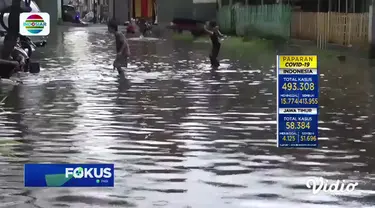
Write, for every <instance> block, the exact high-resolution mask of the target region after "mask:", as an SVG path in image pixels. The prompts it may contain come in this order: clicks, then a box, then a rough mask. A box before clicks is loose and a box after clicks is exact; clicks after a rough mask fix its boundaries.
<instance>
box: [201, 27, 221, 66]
mask: <svg viewBox="0 0 375 208" xmlns="http://www.w3.org/2000/svg"><path fill="white" fill-rule="evenodd" d="M205 31H206V32H207V33H208V34H209V35H210V39H211V43H212V49H211V54H210V61H211V66H213V67H218V66H220V63H219V61H218V60H217V57H218V56H219V52H220V47H221V43H220V38H221V37H224V36H223V34H221V32H220V31H219V26H217V24H216V22H215V21H211V22H209V24H208V28H207V27H205Z"/></svg>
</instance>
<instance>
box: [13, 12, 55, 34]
mask: <svg viewBox="0 0 375 208" xmlns="http://www.w3.org/2000/svg"><path fill="white" fill-rule="evenodd" d="M19 26H20V34H21V35H23V36H47V35H49V33H50V16H49V14H48V13H45V12H37V13H21V14H20V25H19Z"/></svg>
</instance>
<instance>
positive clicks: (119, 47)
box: [108, 21, 130, 74]
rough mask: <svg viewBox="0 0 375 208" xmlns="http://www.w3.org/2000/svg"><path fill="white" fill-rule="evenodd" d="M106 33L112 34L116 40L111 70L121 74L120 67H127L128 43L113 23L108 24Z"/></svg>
mask: <svg viewBox="0 0 375 208" xmlns="http://www.w3.org/2000/svg"><path fill="white" fill-rule="evenodd" d="M108 31H109V32H110V33H113V34H114V35H115V38H116V53H117V54H116V59H115V61H114V62H113V70H115V69H117V71H118V73H119V74H121V72H122V70H121V67H128V57H129V56H130V49H129V44H128V41H127V40H126V37H125V35H124V34H123V33H122V32H119V31H118V25H117V23H116V22H115V21H110V22H109V23H108Z"/></svg>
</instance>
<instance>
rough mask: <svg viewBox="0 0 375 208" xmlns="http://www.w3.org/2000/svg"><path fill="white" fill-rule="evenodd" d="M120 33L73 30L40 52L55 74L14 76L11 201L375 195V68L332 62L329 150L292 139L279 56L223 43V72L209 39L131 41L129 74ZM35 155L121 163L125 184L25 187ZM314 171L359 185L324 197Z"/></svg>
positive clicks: (5, 137)
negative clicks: (281, 119)
mask: <svg viewBox="0 0 375 208" xmlns="http://www.w3.org/2000/svg"><path fill="white" fill-rule="evenodd" d="M113 39H114V38H112V36H111V35H109V34H107V32H106V28H105V27H102V28H98V27H88V28H66V27H64V28H59V30H58V32H56V35H54V36H52V37H50V40H49V43H48V45H47V47H46V48H43V49H39V51H38V52H39V54H36V56H38V57H40V59H41V60H42V71H41V73H40V74H39V75H25V77H23V78H22V79H23V80H24V82H25V84H24V85H19V86H14V87H13V86H10V85H9V86H8V85H4V86H2V88H1V89H0V95H1V96H0V101H1V100H3V98H5V99H4V101H3V102H2V103H0V138H1V141H0V168H1V171H0V185H1V186H0V207H20V208H23V207H32V208H34V207H43V208H52V207H73V208H82V207H140V208H148V207H167V208H208V207H213V208H214V207H215V208H241V207H249V208H300V207H303V208H346V207H348V208H349V207H350V208H357V207H358V208H359V207H361V208H362V207H363V208H370V207H374V206H375V195H374V192H372V191H371V190H373V189H374V187H375V183H374V182H375V141H374V135H375V123H374V121H375V120H374V112H375V104H374V98H373V95H374V92H375V86H374V85H375V84H374V83H375V76H374V74H375V72H374V74H372V73H370V71H368V70H365V69H363V70H362V69H361V68H360V66H359V63H356V62H353V63H348V64H340V63H339V62H338V61H337V63H336V62H332V63H322V65H321V68H320V72H321V73H322V75H321V80H320V85H321V90H320V91H321V95H320V103H321V106H322V108H321V110H320V120H321V121H320V137H319V140H320V148H318V149H280V148H276V112H275V111H276V72H275V69H274V64H275V63H274V62H275V61H274V60H275V58H276V57H274V56H273V55H270V57H271V59H266V60H268V61H267V62H265V63H256V64H255V61H254V62H252V61H251V60H255V59H257V57H252V58H250V59H249V60H238V61H237V60H236V59H234V58H232V57H231V56H230V55H231V54H229V52H225V49H222V54H221V57H222V58H223V59H224V60H222V65H223V66H222V67H221V68H220V69H219V71H217V72H211V71H210V67H209V60H208V57H207V54H208V46H207V47H201V46H200V47H196V46H195V45H194V44H189V43H186V42H179V41H173V40H170V39H168V40H157V41H139V40H130V47H131V48H130V49H131V53H132V56H131V58H130V60H131V64H130V67H129V69H127V71H126V78H124V77H119V76H118V74H117V71H113V68H112V62H113V58H114V54H115V51H114V50H115V47H114V43H113ZM257 60H260V58H259V59H257ZM258 62H259V61H258ZM358 62H359V61H358ZM262 66H263V67H262ZM337 68H339V69H337ZM361 70H362V71H361ZM25 163H114V164H115V168H116V170H115V187H114V188H34V189H25V188H24V186H23V164H25ZM310 177H324V178H326V179H332V180H337V179H345V180H347V181H349V180H353V181H357V182H358V183H359V185H358V188H357V190H356V191H354V192H352V193H349V194H345V193H344V194H342V195H339V196H337V195H336V196H335V195H332V194H328V193H324V192H322V193H319V194H318V195H312V191H311V190H309V189H307V188H306V185H305V183H306V181H307V180H308V179H309V178H310Z"/></svg>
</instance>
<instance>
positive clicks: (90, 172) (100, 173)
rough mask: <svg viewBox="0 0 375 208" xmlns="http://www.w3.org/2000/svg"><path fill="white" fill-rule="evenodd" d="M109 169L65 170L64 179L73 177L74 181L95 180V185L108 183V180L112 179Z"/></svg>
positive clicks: (80, 168)
mask: <svg viewBox="0 0 375 208" xmlns="http://www.w3.org/2000/svg"><path fill="white" fill-rule="evenodd" d="M111 171H112V170H111V168H82V167H78V168H65V178H70V177H71V176H73V178H75V179H81V178H92V179H96V183H100V182H104V183H106V182H108V180H106V179H108V178H111V177H112V172H111Z"/></svg>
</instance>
